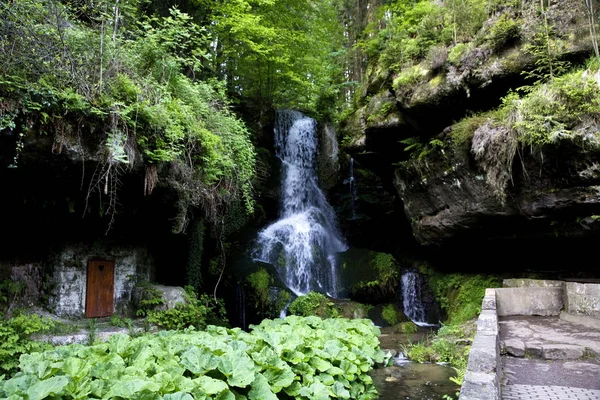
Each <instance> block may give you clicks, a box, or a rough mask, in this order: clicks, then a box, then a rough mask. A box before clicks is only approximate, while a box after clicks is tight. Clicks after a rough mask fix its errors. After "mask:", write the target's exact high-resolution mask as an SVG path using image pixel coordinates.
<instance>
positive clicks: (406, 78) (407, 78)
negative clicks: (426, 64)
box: [392, 65, 429, 91]
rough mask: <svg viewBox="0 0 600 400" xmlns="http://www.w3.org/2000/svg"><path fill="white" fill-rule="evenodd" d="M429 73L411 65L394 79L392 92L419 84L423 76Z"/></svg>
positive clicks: (420, 67) (418, 66)
mask: <svg viewBox="0 0 600 400" xmlns="http://www.w3.org/2000/svg"><path fill="white" fill-rule="evenodd" d="M428 73H429V71H428V70H426V69H425V68H423V67H422V66H420V65H413V66H412V67H410V68H407V69H405V70H403V71H402V72H401V73H400V74H399V75H398V76H397V77H396V78H395V79H394V83H393V84H392V86H393V88H394V90H396V91H398V90H400V89H402V87H404V86H411V85H414V84H416V83H419V82H421V81H422V80H423V79H424V78H425V76H427V74H428Z"/></svg>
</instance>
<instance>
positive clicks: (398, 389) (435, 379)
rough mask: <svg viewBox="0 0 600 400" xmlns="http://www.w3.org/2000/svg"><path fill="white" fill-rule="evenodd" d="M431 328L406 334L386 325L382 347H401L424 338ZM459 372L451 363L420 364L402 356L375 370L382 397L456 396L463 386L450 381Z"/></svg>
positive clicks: (427, 398)
mask: <svg viewBox="0 0 600 400" xmlns="http://www.w3.org/2000/svg"><path fill="white" fill-rule="evenodd" d="M431 331H432V329H431V328H419V332H417V333H414V334H402V333H393V332H392V331H391V329H390V328H384V329H382V335H381V336H380V342H381V348H382V349H389V350H396V351H401V350H402V346H403V345H405V344H409V343H417V342H419V341H422V340H424V339H425V338H426V337H427V335H429V334H430V333H431ZM384 351H385V350H384ZM455 375H456V372H455V371H454V369H453V368H452V367H450V366H449V365H439V364H432V363H424V364H419V363H414V362H410V361H408V360H406V359H403V358H402V357H396V358H395V359H394V365H393V366H390V367H385V368H377V369H374V370H373V371H372V372H371V377H372V378H373V382H374V383H375V387H376V388H377V392H378V393H379V400H400V399H402V400H439V399H443V398H444V395H448V396H452V398H456V397H455V396H454V394H455V393H456V392H457V391H459V390H460V388H459V386H457V385H456V384H454V383H453V382H452V381H450V377H453V376H455Z"/></svg>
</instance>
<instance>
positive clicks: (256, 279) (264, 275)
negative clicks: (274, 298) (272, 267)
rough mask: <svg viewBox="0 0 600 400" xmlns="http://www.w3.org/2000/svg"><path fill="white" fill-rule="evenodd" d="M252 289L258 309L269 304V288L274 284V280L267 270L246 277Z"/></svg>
mask: <svg viewBox="0 0 600 400" xmlns="http://www.w3.org/2000/svg"><path fill="white" fill-rule="evenodd" d="M246 280H247V281H248V284H249V285H250V288H251V289H252V298H253V299H254V301H255V306H256V307H257V308H264V307H265V306H266V305H267V303H268V302H269V286H270V285H271V283H273V278H271V275H269V273H268V272H267V270H266V269H264V268H261V269H259V270H258V271H256V272H254V273H252V274H250V275H248V276H247V277H246Z"/></svg>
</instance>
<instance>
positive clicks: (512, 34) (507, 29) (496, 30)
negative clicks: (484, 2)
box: [484, 14, 522, 51]
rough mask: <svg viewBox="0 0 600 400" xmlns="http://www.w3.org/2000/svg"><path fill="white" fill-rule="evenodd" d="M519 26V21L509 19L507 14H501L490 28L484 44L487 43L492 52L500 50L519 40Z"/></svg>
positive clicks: (520, 23)
mask: <svg viewBox="0 0 600 400" xmlns="http://www.w3.org/2000/svg"><path fill="white" fill-rule="evenodd" d="M521 25H522V21H521V20H518V19H514V18H511V17H510V16H509V15H508V14H502V16H500V18H499V19H498V21H496V23H495V24H494V25H492V27H491V28H490V30H489V32H488V33H487V35H486V36H485V39H484V42H486V43H488V44H489V45H490V47H491V48H492V49H493V50H494V51H498V50H501V49H502V48H503V47H504V46H506V45H507V44H509V43H511V42H513V41H515V40H516V39H518V38H519V36H520V35H521Z"/></svg>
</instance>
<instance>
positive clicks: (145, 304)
mask: <svg viewBox="0 0 600 400" xmlns="http://www.w3.org/2000/svg"><path fill="white" fill-rule="evenodd" d="M137 286H138V288H139V289H138V290H140V291H141V293H140V300H139V303H138V309H137V310H136V312H135V313H136V315H137V316H138V317H146V316H148V315H149V314H150V312H151V311H154V310H156V309H157V308H158V307H159V306H162V305H164V304H165V299H164V297H163V292H161V291H160V290H159V289H157V288H155V287H154V286H152V285H150V283H149V282H146V281H144V282H141V283H138V285H137Z"/></svg>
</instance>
